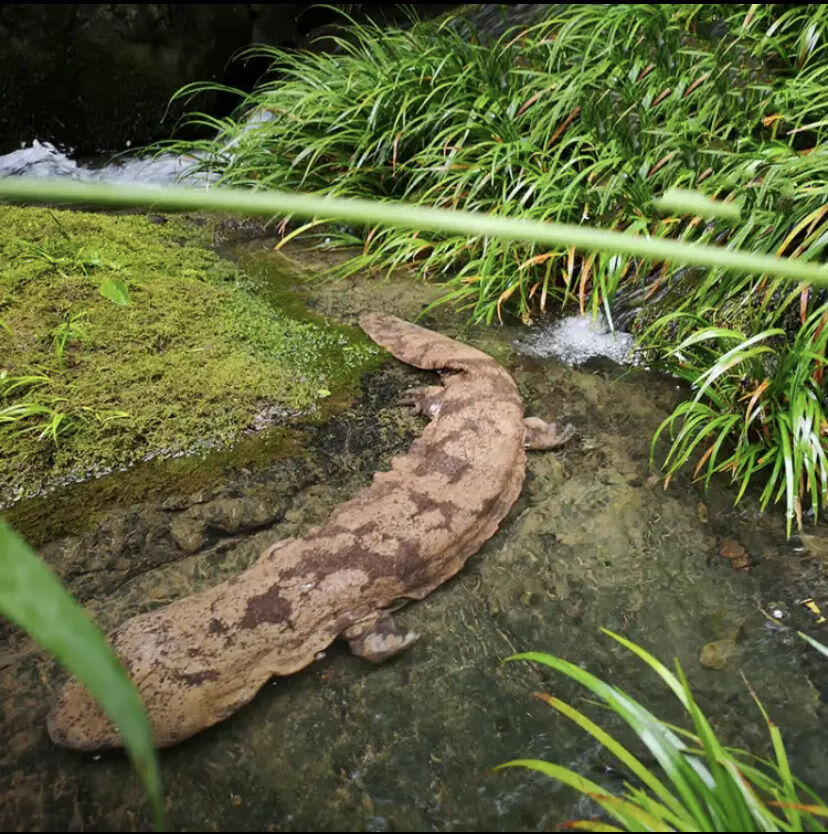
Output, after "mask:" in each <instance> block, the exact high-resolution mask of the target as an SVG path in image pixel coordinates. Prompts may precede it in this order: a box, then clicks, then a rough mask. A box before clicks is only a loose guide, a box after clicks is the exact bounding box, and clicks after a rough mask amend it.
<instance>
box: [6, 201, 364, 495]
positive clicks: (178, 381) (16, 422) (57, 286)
mask: <svg viewBox="0 0 828 834" xmlns="http://www.w3.org/2000/svg"><path fill="white" fill-rule="evenodd" d="M0 221H1V223H0V225H1V227H2V229H3V231H2V232H0V311H2V312H0V316H2V319H3V322H4V325H5V326H4V328H3V329H2V330H0V443H2V446H3V457H2V465H0V505H2V504H8V503H10V502H11V501H13V500H15V499H17V498H19V497H22V496H23V495H26V494H31V493H34V492H36V491H38V490H40V489H42V488H44V487H47V486H50V485H53V484H55V483H59V482H60V481H61V480H63V479H67V478H78V477H85V476H89V475H93V474H97V473H100V472H105V471H109V470H112V469H116V468H121V467H127V466H129V465H130V464H132V463H134V462H136V461H138V460H141V459H144V458H146V457H152V456H157V455H173V454H181V453H183V452H185V451H191V450H194V449H196V448H209V447H215V446H218V445H226V444H227V443H228V442H229V441H231V440H232V439H234V438H235V437H237V436H238V435H239V434H240V433H241V432H242V431H243V430H245V429H246V428H248V427H249V426H250V425H251V421H252V420H253V417H254V416H255V415H256V414H257V413H260V412H261V411H262V410H264V409H268V410H269V413H275V412H279V411H281V413H285V414H296V413H298V412H305V411H307V412H314V410H315V409H316V406H317V404H319V403H320V401H321V400H322V399H323V398H325V397H327V396H329V395H330V393H331V391H333V390H337V391H339V390H344V389H347V388H348V387H349V386H353V385H354V384H356V382H357V380H358V379H359V375H360V373H361V372H362V371H363V370H365V369H366V368H367V367H369V366H371V365H372V364H374V363H375V362H376V361H377V354H378V351H377V350H376V349H375V348H374V346H373V345H372V344H371V343H370V342H368V340H367V339H365V338H364V337H362V336H361V335H359V334H357V333H356V331H354V330H353V329H351V328H344V327H333V326H331V325H330V324H328V323H327V322H324V321H322V320H321V319H319V318H317V317H312V316H310V315H308V314H306V315H301V314H300V313H299V312H298V311H297V310H296V308H295V305H294V306H293V307H292V308H291V311H290V313H286V312H284V311H282V310H280V309H276V308H273V307H271V306H270V305H268V304H267V303H266V302H265V301H263V300H261V299H260V298H258V297H257V296H256V295H255V294H253V293H252V292H250V291H249V288H248V287H247V285H246V281H245V279H244V278H243V277H242V276H240V275H239V274H238V273H237V272H236V270H235V268H233V267H232V266H231V265H229V264H227V263H225V262H222V261H220V260H219V259H218V258H217V257H216V256H215V255H214V254H213V253H212V252H209V251H208V250H206V249H204V248H203V247H201V246H199V245H198V244H197V243H194V242H193V239H194V238H195V237H196V236H197V235H196V230H195V227H194V226H193V225H192V224H190V223H188V222H187V221H186V220H168V221H167V222H164V223H154V222H151V221H150V220H149V219H148V218H146V217H137V216H116V217H107V216H104V215H98V214H85V213H70V212H52V211H47V210H44V209H34V208H27V209H21V208H12V207H9V206H2V207H0Z"/></svg>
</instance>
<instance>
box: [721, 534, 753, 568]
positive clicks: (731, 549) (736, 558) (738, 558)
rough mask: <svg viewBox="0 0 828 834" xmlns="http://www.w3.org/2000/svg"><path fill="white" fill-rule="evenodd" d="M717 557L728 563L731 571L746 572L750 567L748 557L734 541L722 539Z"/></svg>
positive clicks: (742, 548)
mask: <svg viewBox="0 0 828 834" xmlns="http://www.w3.org/2000/svg"><path fill="white" fill-rule="evenodd" d="M719 555H721V556H723V557H724V558H725V559H728V560H729V561H730V566H731V567H732V568H733V570H747V569H748V567H750V556H749V555H748V552H747V550H745V548H744V547H743V546H742V545H741V544H740V543H739V542H738V541H736V539H724V541H722V543H721V544H720V545H719Z"/></svg>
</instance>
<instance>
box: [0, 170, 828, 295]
mask: <svg viewBox="0 0 828 834" xmlns="http://www.w3.org/2000/svg"><path fill="white" fill-rule="evenodd" d="M0 197H2V198H5V199H9V200H22V201H26V202H45V203H83V204H93V205H99V206H136V207H139V206H140V207H154V208H155V209H158V210H169V211H182V210H183V211H235V212H241V213H244V214H258V215H271V216H272V215H296V216H297V217H307V218H313V217H335V218H338V219H340V220H344V221H349V222H354V223H367V224H380V225H383V226H403V227H409V228H419V229H432V230H433V229H436V230H438V231H441V232H457V233H460V234H467V235H476V236H479V235H482V236H485V237H492V238H500V239H506V240H524V241H534V242H536V243H545V244H548V245H552V246H561V245H563V246H574V247H575V248H576V249H582V250H590V251H591V250H595V251H600V252H610V253H615V254H622V255H632V256H634V257H643V258H653V259H655V260H659V261H669V262H670V263H672V264H673V265H676V266H677V265H679V264H691V265H694V266H704V267H714V268H715V267H718V268H721V269H731V270H735V271H739V272H749V273H756V274H759V275H774V276H779V277H782V278H788V279H790V280H796V281H807V282H809V283H812V284H815V285H818V286H828V266H825V265H823V264H815V263H808V262H807V261H803V260H797V259H793V258H779V257H776V256H773V255H761V254H756V253H753V252H744V251H740V250H736V249H725V248H723V247H720V246H708V245H704V244H700V243H683V242H681V241H677V240H669V239H666V238H651V237H644V236H640V235H630V234H624V233H623V232H614V231H609V230H606V229H595V228H592V227H589V226H577V225H574V224H572V223H551V222H540V221H537V220H525V219H521V218H512V217H492V216H491V215H488V214H483V213H480V212H472V211H460V210H449V209H438V208H429V207H424V206H412V205H407V204H405V203H398V202H388V201H382V200H363V199H345V198H335V197H319V196H314V195H310V194H294V193H290V192H285V191H248V190H245V189H238V188H212V189H209V190H205V189H201V188H186V187H183V186H168V187H165V188H152V187H146V186H127V185H113V184H109V183H91V182H67V181H65V180H40V179H34V178H32V179H28V178H21V177H0Z"/></svg>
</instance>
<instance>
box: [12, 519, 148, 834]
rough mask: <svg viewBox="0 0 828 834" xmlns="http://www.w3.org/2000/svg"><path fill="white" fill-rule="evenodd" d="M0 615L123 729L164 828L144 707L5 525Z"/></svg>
mask: <svg viewBox="0 0 828 834" xmlns="http://www.w3.org/2000/svg"><path fill="white" fill-rule="evenodd" d="M0 577H2V582H0V612H2V613H3V615H4V616H6V617H8V618H9V619H10V620H12V621H14V622H15V623H17V625H19V626H20V627H21V628H23V629H25V631H26V632H27V633H28V634H30V635H31V636H32V637H33V638H34V639H35V640H36V641H37V642H38V643H40V645H41V646H43V647H44V648H45V649H46V650H47V651H49V652H51V653H52V654H53V655H54V656H55V657H56V658H57V659H58V660H59V661H60V663H61V664H62V665H63V666H65V667H66V668H67V669H68V670H69V671H70V672H71V673H72V674H74V675H75V676H76V677H77V678H78V679H79V680H80V681H81V682H82V683H83V685H84V686H86V688H87V689H88V690H89V691H90V692H91V693H92V694H93V695H94V696H95V698H96V699H97V700H98V701H99V702H100V704H101V706H102V707H103V708H104V710H105V712H106V714H107V716H108V717H109V718H110V719H111V721H112V722H113V723H114V724H115V725H116V726H117V727H119V728H120V732H121V735H122V736H123V739H124V744H125V746H126V748H127V750H128V752H129V755H130V758H131V759H132V763H133V765H134V767H135V770H136V771H137V773H138V776H139V777H140V778H141V780H142V781H143V783H144V786H145V788H146V790H147V794H148V796H149V798H150V801H151V803H152V806H153V811H154V815H155V827H156V830H159V831H160V830H163V828H164V804H163V796H162V792H161V777H160V772H159V769H158V761H157V759H156V755H155V748H154V745H153V737H152V729H151V727H150V723H149V719H148V718H147V714H146V711H145V709H144V705H143V704H142V703H141V699H140V697H139V696H138V693H137V691H136V689H135V687H134V686H133V685H132V682H131V681H130V679H129V676H128V675H127V673H126V672H125V671H124V668H123V667H122V666H121V664H120V663H119V662H118V660H117V658H116V657H115V654H114V653H113V651H112V649H111V648H110V647H109V645H108V644H107V642H106V638H105V637H104V635H103V634H102V633H101V631H100V629H98V627H97V626H96V625H95V624H94V623H93V622H92V621H91V619H90V618H89V617H88V615H87V614H86V612H85V611H84V610H83V608H81V606H80V605H78V603H77V602H75V600H74V599H73V598H72V597H71V595H70V594H69V593H68V592H67V591H66V590H65V589H64V588H63V586H62V585H61V584H60V582H59V581H58V580H57V578H56V577H55V576H54V574H53V573H52V572H51V571H50V570H49V568H48V567H47V566H46V565H45V564H44V563H43V562H42V561H41V559H40V558H39V557H38V555H37V554H36V553H35V552H34V551H33V550H32V549H31V548H30V547H29V546H28V545H27V544H26V542H24V541H23V539H21V538H20V537H19V536H18V535H17V534H16V533H15V532H14V531H13V530H12V529H11V528H10V527H8V526H7V525H6V524H4V523H3V522H2V521H0Z"/></svg>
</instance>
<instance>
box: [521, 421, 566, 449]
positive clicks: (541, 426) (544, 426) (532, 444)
mask: <svg viewBox="0 0 828 834" xmlns="http://www.w3.org/2000/svg"><path fill="white" fill-rule="evenodd" d="M523 423H524V425H525V426H526V435H525V439H524V445H525V446H526V448H527V449H557V448H558V446H563V444H564V443H566V441H567V440H569V439H570V438H571V437H572V435H574V434H575V427H574V426H571V425H569V424H567V425H566V426H564V428H560V426H558V424H557V423H547V422H546V421H545V420H541V418H540V417H527V418H526V419H525V420H524V421H523Z"/></svg>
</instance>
